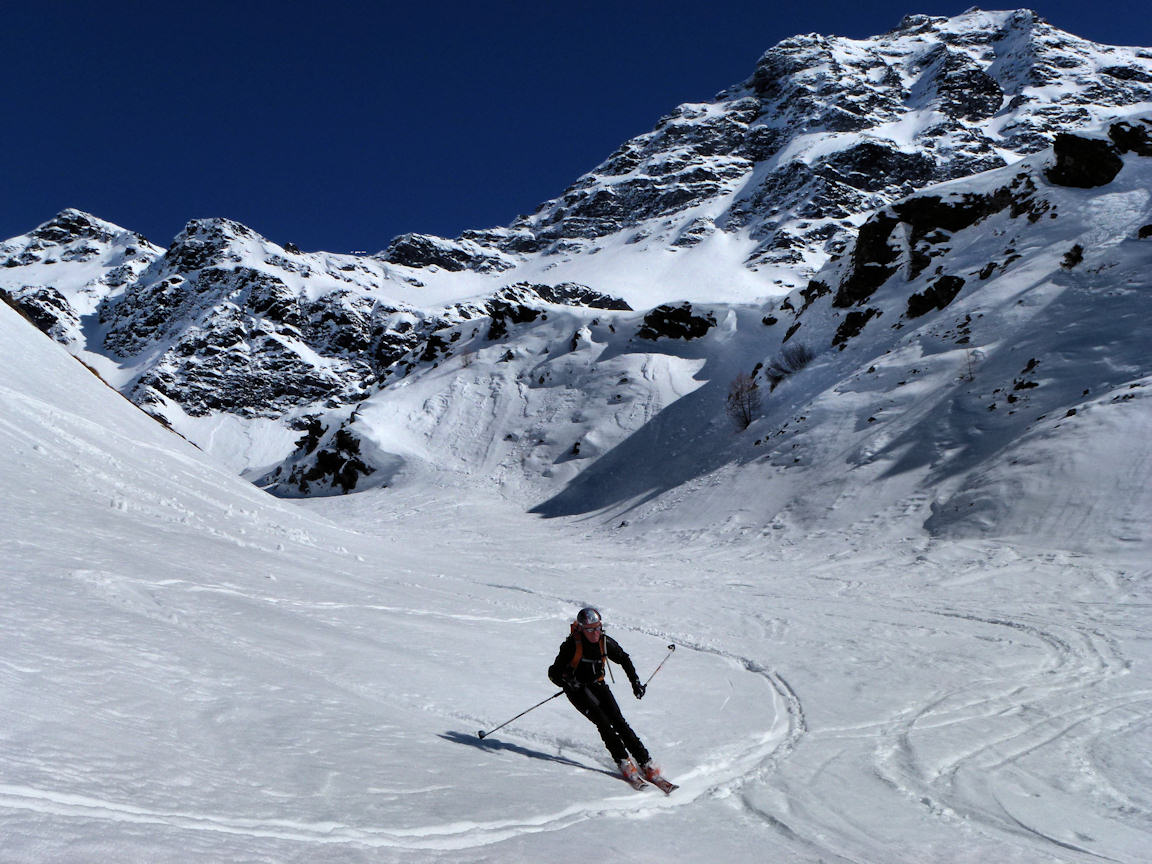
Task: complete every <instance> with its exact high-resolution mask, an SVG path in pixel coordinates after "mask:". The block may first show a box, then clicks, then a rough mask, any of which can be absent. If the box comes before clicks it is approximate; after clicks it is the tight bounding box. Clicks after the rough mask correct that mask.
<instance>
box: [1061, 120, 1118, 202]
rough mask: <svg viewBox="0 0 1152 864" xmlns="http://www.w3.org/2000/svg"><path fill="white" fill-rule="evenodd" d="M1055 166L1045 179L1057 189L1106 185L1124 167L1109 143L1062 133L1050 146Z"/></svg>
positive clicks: (1089, 187)
mask: <svg viewBox="0 0 1152 864" xmlns="http://www.w3.org/2000/svg"><path fill="white" fill-rule="evenodd" d="M1053 151H1054V153H1055V155H1056V164H1055V165H1054V166H1053V167H1051V168H1049V169H1048V173H1047V176H1048V179H1049V180H1050V181H1051V182H1053V183H1055V184H1057V185H1059V186H1075V187H1077V188H1080V189H1091V188H1092V187H1094V186H1106V185H1108V184H1109V183H1111V182H1112V181H1113V179H1115V177H1116V175H1117V174H1119V173H1120V169H1121V168H1123V167H1124V160H1123V159H1121V158H1120V151H1119V150H1117V149H1116V147H1115V146H1113V145H1112V144H1111V143H1109V142H1108V141H1102V140H1100V139H1097V138H1081V137H1080V136H1079V135H1072V134H1069V133H1067V132H1061V133H1060V134H1059V135H1057V136H1056V141H1055V143H1054V145H1053Z"/></svg>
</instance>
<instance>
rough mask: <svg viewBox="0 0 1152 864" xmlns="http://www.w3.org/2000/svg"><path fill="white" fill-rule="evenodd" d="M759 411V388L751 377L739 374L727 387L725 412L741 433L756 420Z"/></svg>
mask: <svg viewBox="0 0 1152 864" xmlns="http://www.w3.org/2000/svg"><path fill="white" fill-rule="evenodd" d="M759 410H760V387H759V385H757V383H756V381H755V379H753V378H752V376H750V375H746V374H744V373H743V372H741V373H740V374H739V375H737V376H736V378H735V379H734V380H733V381H732V383H731V384H730V385H729V387H728V398H727V400H725V411H726V412H727V414H728V417H729V418H730V419H731V420H732V422H733V423H734V424H735V425H736V429H737V430H738V431H740V432H743V431H744V430H745V429H747V428H748V427H749V425H751V423H752V421H753V420H754V419H756V414H757V412H758V411H759Z"/></svg>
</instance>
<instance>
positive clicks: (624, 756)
mask: <svg viewBox="0 0 1152 864" xmlns="http://www.w3.org/2000/svg"><path fill="white" fill-rule="evenodd" d="M607 660H613V661H615V662H616V663H618V664H619V665H620V666H621V667H622V668H623V669H624V672H625V674H626V675H627V676H628V681H629V682H631V684H632V694H633V695H634V696H635V697H636V698H637V699H643V698H644V691H645V686H644V685H643V684H642V683H640V678H639V676H637V674H636V667H635V666H633V665H632V659H631V658H630V657H629V656H628V655H627V654H626V653H625V651H624V649H623V648H621V647H620V644H619V643H618V642H617V641H616V640H615V639H613V638H612V637H611V636H608V635H606V634H605V633H604V622H603V620H602V619H601V617H600V613H599V612H598V611H597V610H596V609H593V608H592V607H591V606H587V607H585V608H583V609H581V610H580V612H579V613H578V614H577V615H576V620H575V621H574V622H572V628H571V632H570V633H569V634H568V638H567V639H565V640H564V642H563V643H562V644H561V645H560V650H559V652H557V654H556V659H555V661H553V663H552V665H551V666H550V667H548V678H549V680H550V681H551V682H552V683H553V684H555V685H556V686H557V687H563V688H564V694H565V695H566V696H567V697H568V701H569V702H571V703H572V704H573V705H574V706H575V707H576V710H577V711H579V712H580V713H581V714H583V715H584V716H585V717H587V718H588V719H589V720H591V721H592V722H593V723H595V724H596V730H597V731H598V732H599V733H600V737H601V738H603V739H604V744H605V745H606V746H607V747H608V752H609V753H611V754H612V759H613V760H614V761H615V762H616V764H617V765H618V766H619V768H620V774H621V776H622V777H623V778H624V779H625V780H627V781H628V782H629V783H631V784H633V785H636V784H637V783H640V782H641V779H640V778H641V775H643V777H644V779H647V780H649V781H653V782H655V781H656V780H657V779H660V780H662V779H663V778H662V777H661V776H660V769H659V768H657V767H656V765H655V764H653V762H652V758H651V757H650V756H649V754H648V750H647V748H646V747H645V746H644V744H643V742H642V741H641V740H640V739H639V738H638V737H637V735H636V733H635V732H633V731H632V727H630V726H629V725H628V722H627V721H626V720H625V719H624V715H623V714H621V713H620V706H619V705H617V704H616V698H615V697H614V696H613V695H612V691H611V690H610V689H608V684H607V683H605V681H604V672H605V667H606V666H607V662H606V661H607ZM629 753H631V754H632V756H633V757H635V761H633V760H632V759H631V758H629V755H628V754H629ZM637 765H639V766H640V767H639V768H637Z"/></svg>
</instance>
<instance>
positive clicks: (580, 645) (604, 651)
mask: <svg viewBox="0 0 1152 864" xmlns="http://www.w3.org/2000/svg"><path fill="white" fill-rule="evenodd" d="M579 628H580V625H579V624H577V623H576V622H575V621H573V622H572V635H573V636H575V637H577V638H576V650H575V651H573V652H572V661H571V663H570V664H569V665H571V667H572V671H573V672H575V671H576V667H578V666H579V665H580V661H581V659H583V657H584V637H583V636H580V635H579V634H577V632H576V631H577V630H578V629H579ZM600 657H601V658H603V660H604V668H605V669H607V670H608V672H609V674H611V672H612V667H611V666H609V665H608V641H607V637H605V636H604V633H603V632H601V633H600ZM596 680H597V681H603V680H604V673H603V672H601V673H600V677H599V678H597V679H596ZM612 680H613V681H615V680H616V678H615V676H613V678H612Z"/></svg>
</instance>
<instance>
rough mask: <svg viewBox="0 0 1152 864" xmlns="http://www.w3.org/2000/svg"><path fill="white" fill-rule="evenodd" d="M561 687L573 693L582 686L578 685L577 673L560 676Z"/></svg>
mask: <svg viewBox="0 0 1152 864" xmlns="http://www.w3.org/2000/svg"><path fill="white" fill-rule="evenodd" d="M560 686H561V687H563V688H564V689H565V690H567V691H569V692H571V691H572V690H575V689H576V688H577V687H578V686H580V685H578V684H577V683H576V673H575V672H567V673H565V674H564V675H561V676H560Z"/></svg>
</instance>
